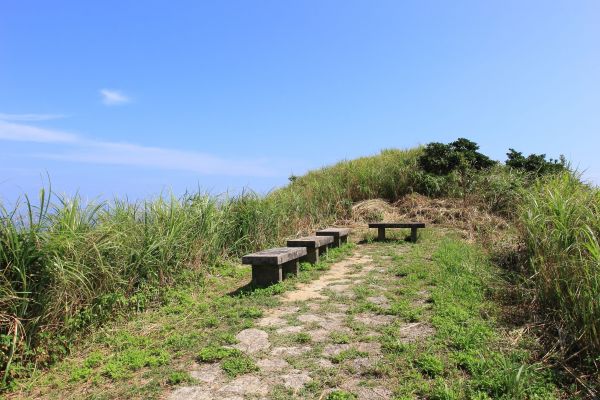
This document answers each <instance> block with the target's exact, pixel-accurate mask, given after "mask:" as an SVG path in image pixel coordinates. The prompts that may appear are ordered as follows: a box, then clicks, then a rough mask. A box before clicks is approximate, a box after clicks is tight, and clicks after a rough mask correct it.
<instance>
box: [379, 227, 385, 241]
mask: <svg viewBox="0 0 600 400" xmlns="http://www.w3.org/2000/svg"><path fill="white" fill-rule="evenodd" d="M377 240H381V241H383V240H385V228H377Z"/></svg>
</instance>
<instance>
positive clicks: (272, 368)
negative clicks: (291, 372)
mask: <svg viewBox="0 0 600 400" xmlns="http://www.w3.org/2000/svg"><path fill="white" fill-rule="evenodd" d="M256 365H257V366H258V368H260V370H261V371H263V372H281V371H282V370H285V369H287V368H289V367H290V364H289V363H288V362H287V361H285V360H284V359H282V358H263V359H260V360H258V361H257V362H256Z"/></svg>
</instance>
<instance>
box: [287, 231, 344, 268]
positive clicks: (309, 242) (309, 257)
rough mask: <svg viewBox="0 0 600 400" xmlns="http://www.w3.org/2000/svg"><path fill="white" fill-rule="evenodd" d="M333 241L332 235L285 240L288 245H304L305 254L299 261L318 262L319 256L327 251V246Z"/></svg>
mask: <svg viewBox="0 0 600 400" xmlns="http://www.w3.org/2000/svg"><path fill="white" fill-rule="evenodd" d="M332 243H333V236H306V237H301V238H298V239H290V240H288V241H287V245H288V247H305V248H306V255H305V256H304V257H303V258H302V259H300V261H308V262H309V263H312V264H314V263H318V262H319V256H320V255H323V254H324V253H325V252H326V251H327V246H329V245H330V244H332Z"/></svg>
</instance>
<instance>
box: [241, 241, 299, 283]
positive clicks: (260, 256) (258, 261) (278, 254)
mask: <svg viewBox="0 0 600 400" xmlns="http://www.w3.org/2000/svg"><path fill="white" fill-rule="evenodd" d="M305 255H306V247H277V248H274V249H269V250H263V251H259V252H257V253H252V254H247V255H245V256H244V257H242V264H250V265H252V284H254V285H256V286H268V285H271V284H273V283H277V282H281V281H282V280H283V279H285V278H286V277H287V276H288V275H290V274H291V275H297V274H298V260H299V259H300V258H301V257H304V256H305Z"/></svg>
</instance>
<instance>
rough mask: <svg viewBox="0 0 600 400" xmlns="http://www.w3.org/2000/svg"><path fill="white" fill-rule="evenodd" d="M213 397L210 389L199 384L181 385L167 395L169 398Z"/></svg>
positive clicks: (200, 399)
mask: <svg viewBox="0 0 600 400" xmlns="http://www.w3.org/2000/svg"><path fill="white" fill-rule="evenodd" d="M214 398H215V397H214V394H213V393H212V391H211V390H210V389H207V388H204V387H201V386H183V387H180V388H178V389H175V390H174V391H173V392H171V394H170V395H169V400H212V399H214Z"/></svg>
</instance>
